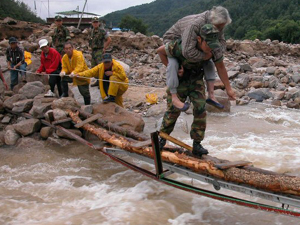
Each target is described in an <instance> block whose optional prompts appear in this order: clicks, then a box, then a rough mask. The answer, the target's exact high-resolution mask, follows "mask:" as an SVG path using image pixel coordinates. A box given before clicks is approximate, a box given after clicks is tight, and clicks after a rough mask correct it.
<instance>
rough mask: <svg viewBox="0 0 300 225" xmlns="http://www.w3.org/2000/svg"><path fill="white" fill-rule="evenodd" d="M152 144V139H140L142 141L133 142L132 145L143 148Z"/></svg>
mask: <svg viewBox="0 0 300 225" xmlns="http://www.w3.org/2000/svg"><path fill="white" fill-rule="evenodd" d="M150 145H151V140H150V139H149V140H147V141H140V142H136V143H134V144H132V146H133V147H135V148H141V147H145V146H150Z"/></svg>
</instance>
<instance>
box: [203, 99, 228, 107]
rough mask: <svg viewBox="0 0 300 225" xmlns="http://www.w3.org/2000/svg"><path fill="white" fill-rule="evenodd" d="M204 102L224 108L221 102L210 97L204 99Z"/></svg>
mask: <svg viewBox="0 0 300 225" xmlns="http://www.w3.org/2000/svg"><path fill="white" fill-rule="evenodd" d="M206 103H207V104H210V105H212V106H214V107H216V108H218V109H224V105H222V104H221V103H219V102H217V101H214V100H212V99H211V98H208V99H206Z"/></svg>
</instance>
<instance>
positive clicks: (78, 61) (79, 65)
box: [60, 42, 91, 105]
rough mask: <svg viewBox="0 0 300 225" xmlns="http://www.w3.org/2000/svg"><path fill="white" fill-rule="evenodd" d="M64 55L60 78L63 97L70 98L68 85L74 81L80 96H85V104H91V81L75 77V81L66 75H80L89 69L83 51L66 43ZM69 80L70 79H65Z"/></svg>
mask: <svg viewBox="0 0 300 225" xmlns="http://www.w3.org/2000/svg"><path fill="white" fill-rule="evenodd" d="M64 51H65V53H66V54H64V56H63V58H62V70H61V72H60V76H61V77H62V91H63V94H62V97H68V90H69V88H68V83H69V82H72V81H73V85H77V86H78V90H79V92H80V94H81V95H82V96H83V99H84V104H85V105H90V104H91V96H90V91H89V83H90V82H89V79H85V78H80V77H74V78H73V79H72V78H70V77H67V76H65V75H70V74H78V73H79V72H83V71H85V70H88V67H87V65H86V63H85V60H84V57H83V54H82V52H81V51H77V50H75V49H74V46H73V44H72V43H71V42H66V43H65V44H64ZM64 78H68V79H64Z"/></svg>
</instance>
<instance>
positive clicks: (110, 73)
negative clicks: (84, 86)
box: [105, 71, 113, 77]
mask: <svg viewBox="0 0 300 225" xmlns="http://www.w3.org/2000/svg"><path fill="white" fill-rule="evenodd" d="M105 75H106V76H109V77H110V76H111V75H113V72H112V71H106V72H105Z"/></svg>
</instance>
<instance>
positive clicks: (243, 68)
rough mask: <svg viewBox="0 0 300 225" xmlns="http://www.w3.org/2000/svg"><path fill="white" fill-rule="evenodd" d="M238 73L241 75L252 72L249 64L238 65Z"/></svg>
mask: <svg viewBox="0 0 300 225" xmlns="http://www.w3.org/2000/svg"><path fill="white" fill-rule="evenodd" d="M240 71H241V72H243V73H245V72H247V71H250V72H252V68H251V66H250V65H249V64H242V65H240Z"/></svg>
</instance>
